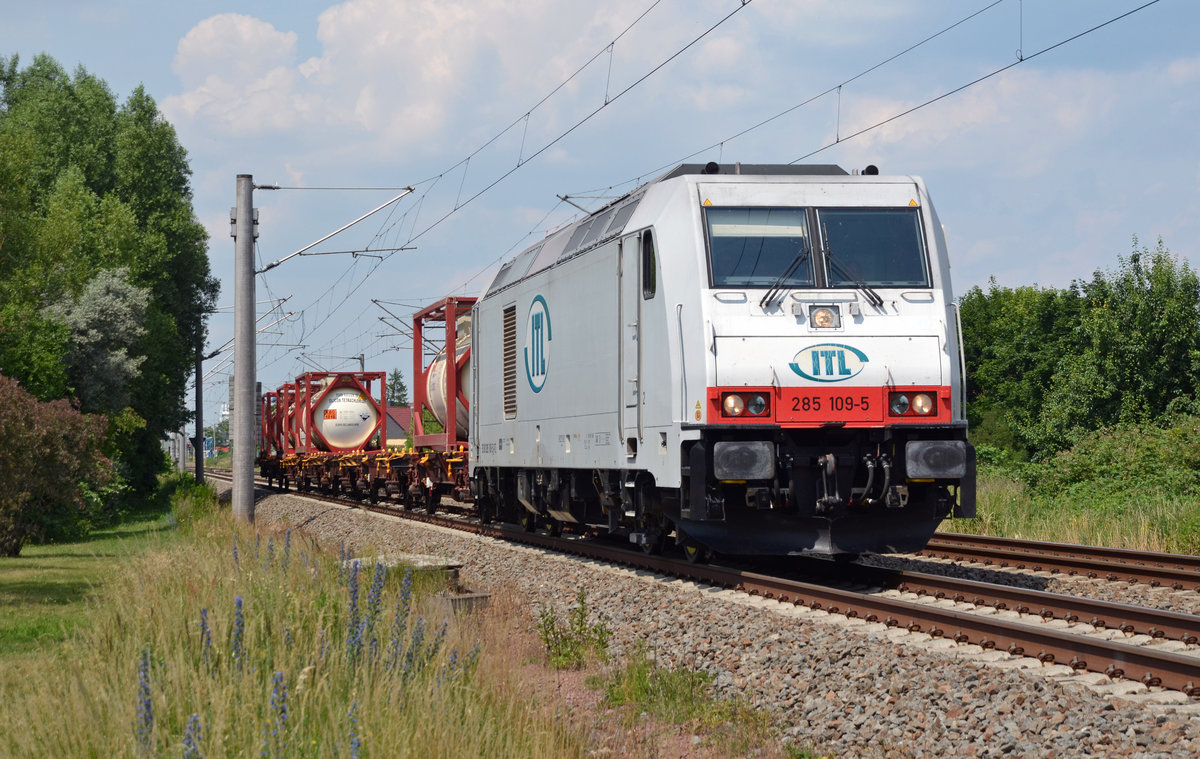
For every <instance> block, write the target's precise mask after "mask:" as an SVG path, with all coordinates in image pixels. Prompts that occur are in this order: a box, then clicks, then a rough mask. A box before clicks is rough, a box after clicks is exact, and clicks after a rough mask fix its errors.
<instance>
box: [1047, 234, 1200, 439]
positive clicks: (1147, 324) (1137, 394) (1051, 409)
mask: <svg viewBox="0 0 1200 759" xmlns="http://www.w3.org/2000/svg"><path fill="white" fill-rule="evenodd" d="M1079 287H1080V289H1081V291H1082V294H1083V299H1084V307H1083V310H1082V313H1081V316H1080V319H1079V323H1078V327H1077V336H1078V343H1077V347H1078V349H1077V350H1075V351H1072V352H1071V353H1069V354H1066V355H1064V356H1063V357H1062V360H1061V362H1060V364H1059V367H1058V371H1057V372H1056V373H1055V376H1054V382H1053V385H1052V387H1051V388H1050V392H1049V393H1048V394H1047V396H1046V398H1045V402H1044V403H1043V407H1042V413H1041V415H1040V418H1039V420H1038V423H1037V424H1036V425H1035V427H1034V439H1035V444H1036V445H1037V446H1038V447H1039V448H1040V449H1041V450H1043V451H1057V450H1062V449H1065V448H1068V447H1070V446H1071V445H1072V444H1073V443H1074V442H1075V441H1076V440H1078V439H1080V438H1081V437H1082V436H1083V435H1084V434H1086V433H1088V432H1091V431H1093V430H1097V429H1100V428H1102V427H1112V426H1116V425H1118V424H1126V425H1141V424H1146V423H1154V424H1156V423H1160V422H1164V421H1167V420H1168V418H1169V417H1170V415H1172V414H1173V413H1176V412H1180V411H1188V412H1192V413H1194V412H1195V411H1196V399H1197V394H1196V392H1197V388H1198V387H1200V277H1198V276H1197V274H1196V272H1195V270H1193V269H1192V268H1191V267H1190V266H1188V264H1187V262H1186V261H1179V260H1178V259H1177V258H1176V257H1175V256H1173V255H1172V254H1171V252H1170V251H1169V250H1167V248H1166V246H1165V245H1164V244H1163V242H1162V240H1161V239H1160V240H1159V241H1158V244H1157V245H1156V247H1155V248H1154V250H1150V249H1149V248H1146V247H1144V246H1143V247H1142V248H1141V250H1139V249H1138V241H1137V239H1136V238H1134V241H1133V253H1132V254H1131V255H1130V256H1129V257H1128V258H1126V257H1119V259H1118V266H1117V268H1116V270H1115V271H1112V272H1107V273H1106V272H1101V271H1097V272H1096V273H1095V275H1094V276H1093V278H1092V279H1091V281H1089V282H1086V283H1083V284H1081V285H1079Z"/></svg>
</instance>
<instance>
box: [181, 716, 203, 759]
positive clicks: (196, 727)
mask: <svg viewBox="0 0 1200 759" xmlns="http://www.w3.org/2000/svg"><path fill="white" fill-rule="evenodd" d="M203 739H204V728H203V727H202V726H201V724H200V716H199V715H197V714H193V715H192V716H191V717H188V723H187V727H186V728H185V729H184V731H183V759H201V754H200V741H202V740H203Z"/></svg>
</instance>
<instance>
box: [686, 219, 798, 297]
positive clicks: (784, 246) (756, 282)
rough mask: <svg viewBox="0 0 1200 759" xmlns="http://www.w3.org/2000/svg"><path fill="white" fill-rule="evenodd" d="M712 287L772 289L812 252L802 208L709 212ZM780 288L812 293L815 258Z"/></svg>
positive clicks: (790, 276) (781, 283) (786, 280)
mask: <svg viewBox="0 0 1200 759" xmlns="http://www.w3.org/2000/svg"><path fill="white" fill-rule="evenodd" d="M706 216H707V219H708V246H709V253H710V255H711V261H712V280H713V287H771V286H772V285H774V284H776V282H779V278H780V275H781V274H783V273H784V272H785V271H787V269H788V268H789V267H790V266H791V265H792V264H793V262H795V260H796V257H797V256H802V255H803V254H804V252H806V251H807V250H808V248H809V246H808V244H807V239H808V218H807V216H806V214H805V211H804V209H803V208H709V209H708V213H707V214H706ZM779 284H780V285H781V286H783V287H812V286H813V266H812V260H811V258H808V259H807V260H805V261H803V262H802V263H801V264H800V265H799V266H796V267H795V271H793V272H792V273H791V274H790V275H789V276H787V277H785V278H784V279H783V281H782V282H779Z"/></svg>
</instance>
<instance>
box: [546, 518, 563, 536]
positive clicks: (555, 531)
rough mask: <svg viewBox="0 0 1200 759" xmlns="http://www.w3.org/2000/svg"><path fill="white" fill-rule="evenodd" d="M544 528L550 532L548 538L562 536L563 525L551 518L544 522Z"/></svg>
mask: <svg viewBox="0 0 1200 759" xmlns="http://www.w3.org/2000/svg"><path fill="white" fill-rule="evenodd" d="M546 527H547V528H549V530H550V537H552V538H557V537H559V536H560V535H562V532H563V523H562V522H561V521H559V520H557V519H554V518H551V519H548V520H546Z"/></svg>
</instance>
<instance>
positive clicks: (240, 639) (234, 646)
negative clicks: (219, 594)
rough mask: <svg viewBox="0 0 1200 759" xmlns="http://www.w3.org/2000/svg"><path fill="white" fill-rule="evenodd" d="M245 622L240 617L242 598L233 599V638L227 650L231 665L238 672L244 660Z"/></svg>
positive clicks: (241, 616)
mask: <svg viewBox="0 0 1200 759" xmlns="http://www.w3.org/2000/svg"><path fill="white" fill-rule="evenodd" d="M245 634H246V620H245V617H243V615H242V597H241V596H237V597H235V598H234V599H233V636H232V641H231V642H230V646H229V650H230V654H231V655H232V656H233V665H234V666H235V667H237V668H238V670H239V671H240V670H241V668H242V664H243V661H244V659H245V658H246V643H245Z"/></svg>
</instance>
